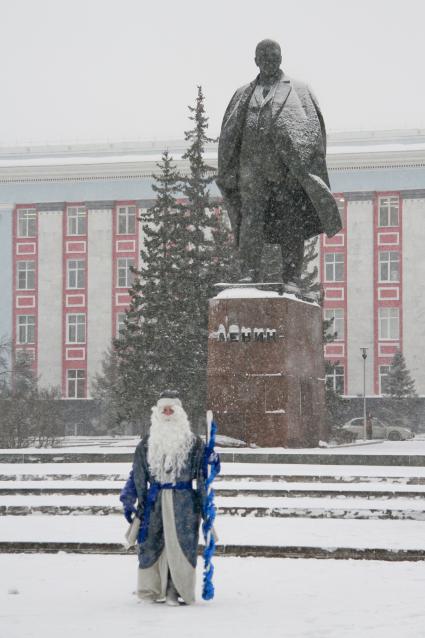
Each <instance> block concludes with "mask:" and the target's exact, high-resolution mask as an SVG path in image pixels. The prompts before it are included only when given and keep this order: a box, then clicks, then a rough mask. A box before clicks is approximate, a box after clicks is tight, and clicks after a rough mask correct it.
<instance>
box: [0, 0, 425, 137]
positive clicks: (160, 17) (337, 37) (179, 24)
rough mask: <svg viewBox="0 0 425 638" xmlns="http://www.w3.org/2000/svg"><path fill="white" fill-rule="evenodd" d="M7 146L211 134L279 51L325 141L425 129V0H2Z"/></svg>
mask: <svg viewBox="0 0 425 638" xmlns="http://www.w3.org/2000/svg"><path fill="white" fill-rule="evenodd" d="M0 7H1V12H0V60H1V84H0V86H1V96H0V114H1V117H0V146H5V145H10V144H24V143H28V142H33V143H34V142H35V143H45V142H51V143H54V142H63V141H65V142H77V141H119V140H137V139H145V140H146V139H170V138H179V139H181V138H182V137H183V131H184V130H185V128H187V127H188V121H187V105H188V104H190V103H193V101H194V98H195V95H196V85H197V84H202V86H203V88H204V92H205V96H206V106H207V111H208V115H209V117H210V132H211V135H212V136H215V135H218V133H219V129H220V123H221V118H222V116H223V112H224V109H225V107H226V105H227V103H228V101H229V99H230V97H231V96H232V94H233V92H234V91H235V89H236V88H238V87H239V86H241V85H243V84H245V83H246V82H249V81H250V80H251V79H253V78H254V77H255V75H256V73H257V68H256V66H255V64H254V59H253V58H254V49H255V45H256V43H257V42H258V41H259V40H261V39H263V38H273V39H275V40H277V41H278V42H279V43H280V44H281V46H282V49H283V69H284V70H285V72H286V73H288V74H289V75H290V76H293V77H296V78H297V79H300V80H303V81H305V82H307V83H308V84H309V85H310V86H311V87H312V89H313V90H314V92H315V93H316V95H317V97H318V99H319V102H320V104H321V107H322V110H323V113H324V116H325V120H326V124H327V128H328V130H358V129H385V128H425V74H424V69H423V66H424V60H425V40H424V25H425V2H424V0H257V1H256V2H254V1H252V0H211V1H209V2H205V1H203V0H0Z"/></svg>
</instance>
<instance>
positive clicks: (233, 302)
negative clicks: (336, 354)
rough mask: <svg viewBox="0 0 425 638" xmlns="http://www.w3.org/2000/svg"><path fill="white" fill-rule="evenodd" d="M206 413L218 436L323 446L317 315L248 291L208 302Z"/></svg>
mask: <svg viewBox="0 0 425 638" xmlns="http://www.w3.org/2000/svg"><path fill="white" fill-rule="evenodd" d="M208 408H209V409H211V410H213V412H214V415H215V417H216V420H217V423H218V428H219V432H220V434H225V435H228V436H233V437H236V438H239V439H242V440H244V441H247V442H248V443H250V444H256V445H260V446H270V447H273V446H285V447H297V448H299V447H313V446H316V445H317V444H318V442H319V440H321V439H322V440H323V439H326V438H327V433H326V427H325V385H324V358H323V339H322V314H321V309H320V307H319V306H318V305H317V304H316V303H308V302H306V301H303V300H300V299H298V298H297V297H295V296H294V295H289V294H284V295H279V294H278V293H277V292H274V291H268V290H260V289H256V288H248V287H244V288H229V289H225V290H223V291H222V292H220V294H218V295H217V296H216V297H214V298H213V299H211V300H210V308H209V341H208Z"/></svg>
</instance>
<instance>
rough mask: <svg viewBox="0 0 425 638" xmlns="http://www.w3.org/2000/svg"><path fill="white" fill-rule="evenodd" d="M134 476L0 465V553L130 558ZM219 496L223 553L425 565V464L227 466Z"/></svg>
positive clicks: (89, 466)
mask: <svg viewBox="0 0 425 638" xmlns="http://www.w3.org/2000/svg"><path fill="white" fill-rule="evenodd" d="M52 460H53V459H52ZM128 470H129V464H128V463H60V464H56V463H52V462H50V463H1V464H0V551H2V552H9V551H44V552H52V551H60V550H61V551H78V552H98V553H102V552H103V553H120V552H124V551H125V550H124V548H123V546H122V543H121V540H122V536H123V531H125V522H124V519H123V517H122V510H121V506H120V503H119V501H118V495H119V492H120V489H121V488H122V486H123V484H124V482H125V480H126V478H127V475H128ZM215 491H216V506H217V514H218V518H217V529H218V534H219V543H218V547H217V553H219V554H226V555H227V554H230V555H238V556H245V555H261V556H303V557H316V558H325V557H330V558H373V559H385V560H425V540H424V539H425V534H424V532H425V468H423V467H413V468H412V467H403V466H401V467H391V468H388V467H370V466H362V467H349V466H347V467H343V466H313V465H310V466H308V467H307V466H306V465H297V464H292V465H284V466H283V465H277V464H276V465H274V466H271V465H270V464H269V465H261V464H255V463H250V464H248V463H240V464H237V463H225V464H223V467H222V475H221V476H220V477H218V479H217V481H216V483H215Z"/></svg>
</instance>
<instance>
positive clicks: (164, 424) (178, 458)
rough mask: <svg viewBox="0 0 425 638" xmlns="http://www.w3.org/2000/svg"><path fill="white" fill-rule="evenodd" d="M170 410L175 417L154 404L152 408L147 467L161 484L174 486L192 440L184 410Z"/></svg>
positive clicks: (175, 407) (178, 407)
mask: <svg viewBox="0 0 425 638" xmlns="http://www.w3.org/2000/svg"><path fill="white" fill-rule="evenodd" d="M173 410H174V414H171V415H170V416H166V415H165V414H162V412H161V410H160V409H159V408H158V407H157V406H156V405H155V406H154V407H153V408H152V416H151V428H150V433H149V440H148V464H149V469H150V472H151V474H152V476H153V477H154V478H155V479H156V480H157V481H159V482H160V483H175V481H176V479H177V477H178V476H179V474H180V472H181V470H182V469H183V467H184V465H185V464H186V461H187V457H188V456H189V452H190V450H191V448H192V445H193V441H194V438H195V437H194V434H193V432H192V431H191V429H190V423H189V420H188V418H187V414H186V412H185V411H184V410H183V408H182V407H180V406H179V405H173Z"/></svg>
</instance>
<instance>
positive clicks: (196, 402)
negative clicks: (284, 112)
mask: <svg viewBox="0 0 425 638" xmlns="http://www.w3.org/2000/svg"><path fill="white" fill-rule="evenodd" d="M189 111H190V115H189V119H190V120H191V121H192V122H193V128H192V129H190V130H189V131H186V132H185V139H186V141H187V142H188V148H187V151H186V153H185V154H184V155H183V159H186V160H187V161H188V163H189V172H188V175H187V176H185V178H184V179H183V180H182V193H183V195H184V198H185V203H184V205H183V220H184V222H185V224H184V225H183V226H182V232H183V233H184V234H186V237H187V240H188V249H187V257H188V258H189V267H188V268H187V270H186V271H185V274H184V280H185V286H186V288H187V290H188V291H189V299H187V306H186V316H187V323H186V325H185V327H184V333H185V334H184V342H185V353H184V355H185V356H184V358H183V359H182V363H183V366H182V369H181V371H180V373H181V374H182V375H183V376H184V378H185V386H186V388H187V390H188V393H187V399H186V400H187V402H188V405H189V409H190V412H191V414H192V415H193V417H194V418H195V419H197V418H199V417H200V416H201V414H202V413H203V412H204V409H205V402H206V370H207V348H208V301H209V299H210V298H211V297H213V296H214V295H215V294H216V293H217V290H216V289H215V287H214V285H215V284H216V283H218V282H220V281H229V280H231V278H232V277H233V276H234V271H235V261H234V259H233V241H232V235H231V231H230V229H229V228H228V227H227V226H226V224H225V221H224V215H223V213H220V209H217V208H214V206H213V204H212V203H211V199H210V193H209V186H210V184H211V182H212V181H213V180H214V178H215V175H214V172H213V169H212V167H211V166H208V164H207V163H206V162H205V161H204V152H205V146H206V144H208V143H209V142H212V141H214V140H213V139H211V138H210V137H208V135H207V129H208V118H207V116H206V114H205V104H204V96H203V93H202V88H201V87H200V86H198V94H197V98H196V103H195V106H193V107H192V106H189Z"/></svg>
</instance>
